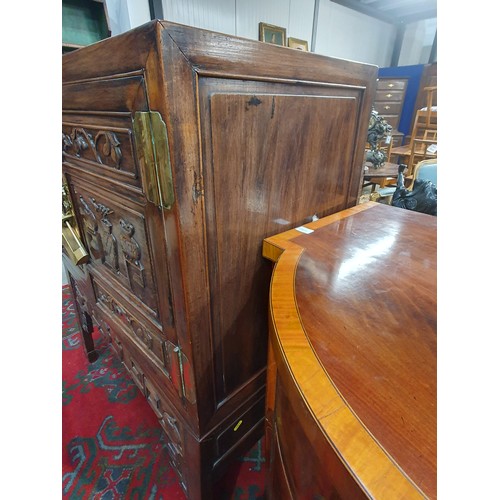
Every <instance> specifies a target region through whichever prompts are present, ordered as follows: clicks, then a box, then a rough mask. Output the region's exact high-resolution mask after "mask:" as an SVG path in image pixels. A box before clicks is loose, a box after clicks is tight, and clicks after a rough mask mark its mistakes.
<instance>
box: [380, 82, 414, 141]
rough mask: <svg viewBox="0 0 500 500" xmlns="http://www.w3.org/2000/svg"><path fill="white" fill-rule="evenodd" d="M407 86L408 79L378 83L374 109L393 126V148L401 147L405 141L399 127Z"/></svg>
mask: <svg viewBox="0 0 500 500" xmlns="http://www.w3.org/2000/svg"><path fill="white" fill-rule="evenodd" d="M407 86H408V80H407V79H406V78H397V79H396V78H379V79H378V82H377V90H376V92H375V100H374V102H373V107H374V108H375V111H377V112H378V113H379V114H380V115H382V116H383V117H384V118H385V119H386V121H387V123H389V124H390V125H391V126H392V129H393V133H392V138H393V140H392V145H393V146H401V144H402V143H403V139H404V134H402V133H401V132H400V131H399V130H398V127H399V120H400V118H401V112H402V110H403V104H404V100H405V94H406V88H407Z"/></svg>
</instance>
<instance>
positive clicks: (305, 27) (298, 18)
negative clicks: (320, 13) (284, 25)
mask: <svg viewBox="0 0 500 500" xmlns="http://www.w3.org/2000/svg"><path fill="white" fill-rule="evenodd" d="M313 18H314V0H290V24H289V26H288V30H287V36H291V37H293V38H299V39H300V40H307V43H308V45H309V50H311V37H312V27H313Z"/></svg>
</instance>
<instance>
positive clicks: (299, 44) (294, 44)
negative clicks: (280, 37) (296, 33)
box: [288, 37, 309, 52]
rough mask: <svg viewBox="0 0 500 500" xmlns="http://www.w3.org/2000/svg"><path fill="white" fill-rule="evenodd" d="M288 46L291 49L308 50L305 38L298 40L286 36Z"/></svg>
mask: <svg viewBox="0 0 500 500" xmlns="http://www.w3.org/2000/svg"><path fill="white" fill-rule="evenodd" d="M288 46H289V47H290V48H292V49H298V50H303V51H305V52H309V45H308V43H307V40H299V39H298V38H292V37H290V38H288Z"/></svg>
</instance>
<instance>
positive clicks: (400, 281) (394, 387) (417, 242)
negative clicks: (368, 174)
mask: <svg viewBox="0 0 500 500" xmlns="http://www.w3.org/2000/svg"><path fill="white" fill-rule="evenodd" d="M306 227H309V228H311V229H313V230H314V232H313V233H311V234H307V235H306V234H302V233H300V232H299V231H297V230H296V229H293V230H291V231H288V232H286V233H284V234H283V235H277V236H275V237H271V238H268V239H266V241H265V244H264V249H265V255H266V256H267V257H268V258H271V259H273V260H274V261H276V260H277V264H276V266H275V270H274V273H273V280H272V285H271V295H270V314H271V345H272V348H273V353H274V359H275V363H276V368H275V374H274V375H273V376H272V378H270V380H276V379H277V380H278V383H277V384H276V386H275V387H273V388H272V391H273V396H272V398H269V399H268V405H267V407H268V409H267V415H268V420H269V415H270V414H271V415H272V420H271V421H270V422H268V424H267V425H268V426H272V425H274V426H276V430H275V436H274V438H275V439H276V440H277V441H278V442H279V446H280V450H281V452H280V453H281V454H282V456H283V460H284V462H285V469H286V470H288V471H289V477H288V482H289V483H291V484H292V491H293V493H294V495H295V496H297V495H298V497H301V495H302V494H306V492H307V494H309V493H310V492H311V491H313V490H314V489H315V488H316V490H314V491H316V493H317V494H322V495H324V496H327V497H328V495H332V494H333V495H334V497H335V495H338V496H339V497H340V498H356V497H357V496H358V495H360V494H361V497H364V496H366V497H370V498H419V497H426V498H436V496H437V485H436V470H437V459H436V403H437V401H436V351H437V338H436V323H437V322H436V221H435V218H434V219H433V218H432V217H429V216H427V215H424V214H418V213H413V212H411V211H407V210H402V209H397V208H395V207H390V206H386V205H382V204H376V203H371V202H369V203H366V204H363V205H361V206H359V207H355V208H353V209H349V210H346V211H343V212H341V213H340V214H335V215H332V216H329V217H325V218H324V219H323V220H320V221H317V222H314V223H311V224H308V225H306ZM268 391H269V389H268ZM280 392H281V393H282V394H283V396H281V397H280V396H279V394H280ZM297 398H298V400H299V401H302V403H299V402H297V403H296V404H295V405H294V407H295V410H293V412H292V413H294V414H296V415H297V421H296V423H295V424H294V426H293V430H292V428H291V426H290V425H288V426H287V427H286V428H285V427H284V423H283V422H284V421H285V416H284V415H285V413H286V414H289V413H290V409H289V408H290V404H291V403H290V401H293V400H294V399H297ZM287 400H288V402H287ZM273 405H274V408H273ZM301 408H302V410H301ZM303 408H307V409H308V410H307V411H303ZM280 415H281V416H280ZM295 429H296V430H295ZM290 432H291V433H292V434H296V437H297V438H300V436H299V434H300V432H302V433H305V434H304V436H303V437H302V440H301V442H304V440H306V439H307V440H312V442H314V443H315V445H314V446H313V447H311V448H309V452H308V453H309V454H310V455H311V456H310V460H311V461H312V462H315V461H316V460H317V458H316V457H321V460H319V461H317V464H318V467H319V468H320V470H321V473H320V472H317V473H316V476H317V478H316V477H313V478H312V479H307V480H306V479H304V478H302V479H300V478H297V477H296V476H297V474H299V473H298V470H299V469H294V467H296V466H297V465H296V462H297V460H298V458H294V457H293V453H291V452H289V453H288V454H287V451H286V450H287V445H286V444H285V441H286V439H289V438H290V436H289V433H290ZM287 433H288V434H287ZM276 435H277V437H276ZM285 436H288V437H285ZM290 449H291V448H290ZM273 453H275V452H274V451H273V450H271V455H272V454H273ZM339 459H340V460H341V462H342V463H343V468H344V470H343V471H339V472H338V473H337V474H334V473H332V470H333V468H335V467H336V466H335V465H334V464H336V463H337V460H339ZM302 460H303V461H306V462H307V461H308V460H309V457H308V458H307V459H306V460H304V457H302ZM288 462H290V463H288ZM273 467H274V466H273ZM294 470H295V473H293V474H292V472H290V471H294ZM349 477H352V478H354V480H355V482H354V483H352V482H350V481H349ZM270 484H271V488H270V496H271V498H278V497H277V496H274V494H273V490H272V478H271V483H270ZM311 488H312V489H311Z"/></svg>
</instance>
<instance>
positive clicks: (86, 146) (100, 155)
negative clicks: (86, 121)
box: [62, 127, 122, 169]
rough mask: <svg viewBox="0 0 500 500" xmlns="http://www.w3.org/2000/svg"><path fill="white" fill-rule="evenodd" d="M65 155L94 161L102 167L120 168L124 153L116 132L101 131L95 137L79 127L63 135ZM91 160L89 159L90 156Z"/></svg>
mask: <svg viewBox="0 0 500 500" xmlns="http://www.w3.org/2000/svg"><path fill="white" fill-rule="evenodd" d="M62 150H63V153H66V154H69V155H73V156H76V157H77V158H82V157H83V158H86V159H92V160H93V161H96V162H97V163H100V164H101V165H106V166H108V167H113V168H116V169H119V168H120V162H121V159H122V151H121V149H120V141H119V140H118V137H117V136H116V134H115V133H114V132H111V131H109V130H100V131H98V132H97V134H95V136H94V135H93V134H92V133H91V132H89V131H88V130H86V129H84V128H82V127H78V128H76V127H75V128H73V129H72V130H71V132H70V133H69V134H68V133H64V132H63V134H62ZM87 152H88V153H89V154H90V158H88V156H89V155H88V154H85V153H87Z"/></svg>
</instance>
